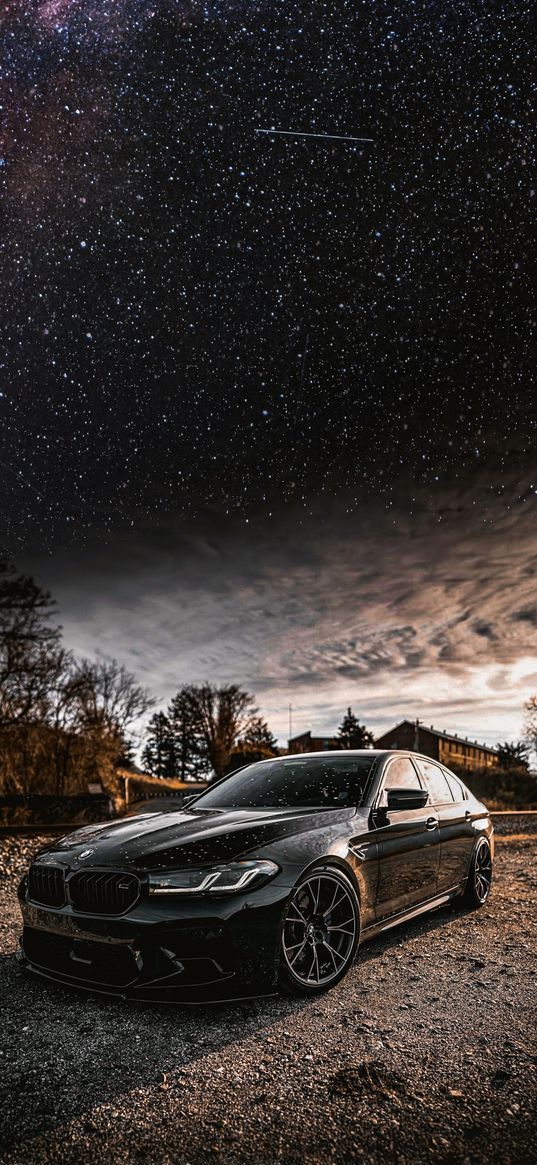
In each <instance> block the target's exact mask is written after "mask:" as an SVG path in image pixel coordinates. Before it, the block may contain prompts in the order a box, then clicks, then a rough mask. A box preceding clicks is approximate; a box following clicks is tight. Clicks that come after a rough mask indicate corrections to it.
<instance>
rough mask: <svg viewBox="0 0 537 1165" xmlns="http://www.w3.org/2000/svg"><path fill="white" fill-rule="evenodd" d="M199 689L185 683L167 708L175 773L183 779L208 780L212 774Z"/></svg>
mask: <svg viewBox="0 0 537 1165" xmlns="http://www.w3.org/2000/svg"><path fill="white" fill-rule="evenodd" d="M197 691H198V689H197V688H195V687H192V686H191V685H185V686H184V687H182V688H180V689H179V691H178V692H177V694H176V695H175V696H174V697H173V700H172V701H171V703H170V705H169V707H168V719H169V721H170V728H171V732H172V737H173V744H174V759H175V775H176V776H177V777H179V778H180V780H182V781H195V780H205V778H206V777H207V776H208V775H209V773H210V764H209V760H208V757H207V751H206V749H205V747H204V741H203V736H202V733H201V725H200V717H199V709H198V704H197Z"/></svg>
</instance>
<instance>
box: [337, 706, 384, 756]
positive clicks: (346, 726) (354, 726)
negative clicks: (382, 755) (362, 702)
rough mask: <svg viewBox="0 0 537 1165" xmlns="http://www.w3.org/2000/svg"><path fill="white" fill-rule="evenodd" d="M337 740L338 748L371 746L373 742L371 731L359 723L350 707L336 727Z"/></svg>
mask: <svg viewBox="0 0 537 1165" xmlns="http://www.w3.org/2000/svg"><path fill="white" fill-rule="evenodd" d="M338 741H339V747H340V748H373V746H374V744H375V738H374V736H373V733H372V732H370V731H369V729H368V728H366V727H365V724H360V721H359V720H358V717H357V716H355V715H354V713H353V711H352V710H351V708H347V713H346V715H345V716H344V717H343V720H342V722H341V724H340V726H339V728H338Z"/></svg>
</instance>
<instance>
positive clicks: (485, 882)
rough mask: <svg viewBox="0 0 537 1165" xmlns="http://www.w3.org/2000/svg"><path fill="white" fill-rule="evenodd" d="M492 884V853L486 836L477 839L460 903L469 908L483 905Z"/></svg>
mask: <svg viewBox="0 0 537 1165" xmlns="http://www.w3.org/2000/svg"><path fill="white" fill-rule="evenodd" d="M491 886H492V854H491V852H490V846H489V843H488V841H487V840H486V838H484V837H482V838H480V839H479V841H478V843H477V845H476V848H475V850H474V856H473V858H472V862H471V865H470V872H469V874H468V881H467V882H466V887H465V890H464V893H463V895H462V900H461V901H462V903H463V905H464V906H468V907H470V909H473V910H475V909H477V908H478V907H480V906H484V905H485V902H486V901H487V898H488V896H489V894H490V890H491Z"/></svg>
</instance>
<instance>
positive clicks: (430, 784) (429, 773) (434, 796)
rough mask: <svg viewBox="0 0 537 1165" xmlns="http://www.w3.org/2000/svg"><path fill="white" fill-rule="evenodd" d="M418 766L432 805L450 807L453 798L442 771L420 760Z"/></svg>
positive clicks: (436, 766)
mask: <svg viewBox="0 0 537 1165" xmlns="http://www.w3.org/2000/svg"><path fill="white" fill-rule="evenodd" d="M419 765H420V770H421V772H422V774H423V776H424V778H425V784H426V786H427V788H428V790H429V797H430V798H431V801H432V803H433V805H447V804H449V805H451V804H452V803H453V797H452V796H451V789H450V787H449V785H448V783H447V779H446V777H445V776H444V773H443V772H442V769H441V768H439V766H438V765H434V764H429V762H428V761H425V760H420V762H419Z"/></svg>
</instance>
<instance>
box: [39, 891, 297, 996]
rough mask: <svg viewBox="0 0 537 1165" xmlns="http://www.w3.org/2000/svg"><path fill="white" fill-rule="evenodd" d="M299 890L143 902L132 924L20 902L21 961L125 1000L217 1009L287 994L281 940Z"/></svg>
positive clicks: (131, 914) (126, 920)
mask: <svg viewBox="0 0 537 1165" xmlns="http://www.w3.org/2000/svg"><path fill="white" fill-rule="evenodd" d="M288 894H289V888H288V887H286V886H283V885H276V884H275V883H272V884H270V883H269V884H268V885H266V886H264V887H262V888H261V889H259V890H256V891H253V892H251V894H250V895H249V896H248V895H247V894H244V895H240V896H237V897H233V898H232V897H229V898H224V897H222V898H218V899H217V898H214V899H212V900H210V901H208V900H207V899H200V900H198V901H197V902H194V901H192V900H189V901H188V902H185V901H184V900H180V901H177V900H176V899H173V900H172V896H169V897H166V898H159V897H158V896H155V897H152V898H146V899H143V900H141V901H140V902H139V903H138V905H137V906H135V907H134V908H133V909H132V910H131V911H130V912H129V913H128V914H126V915H123V916H120V917H119V916H112V917H111V916H106V917H103V916H100V915H96V914H82V913H79V912H77V911H75V910H73V908H72V906H70V905H66V906H63V907H61V908H59V909H53V908H51V907H46V906H41V905H38V904H37V903H32V902H29V901H28V900H27V896H26V888H25V887H24V885H23V886H22V887H21V891H20V894H19V900H20V907H21V911H22V916H23V923H24V927H23V933H22V938H21V953H20V959H21V962H22V963H23V965H24V966H25V967H26V968H27V969H28V970H30V971H32V972H34V973H36V974H38V975H41V976H44V977H46V978H49V979H54V980H55V981H57V982H60V983H63V984H66V985H68V986H73V987H77V988H82V989H84V990H86V991H97V992H99V993H103V992H104V993H106V994H111V995H119V996H121V997H123V998H130V999H140V1000H146V1001H147V1000H153V1001H155V1002H156V1001H159V1002H161V1001H169V1002H177V1003H202V1002H217V1001H223V1000H227V999H237V998H246V997H256V996H260V995H270V994H273V993H274V992H275V991H276V990H277V981H278V969H279V936H280V929H281V923H282V915H283V910H284V905H285V901H286V899H287V896H288Z"/></svg>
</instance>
